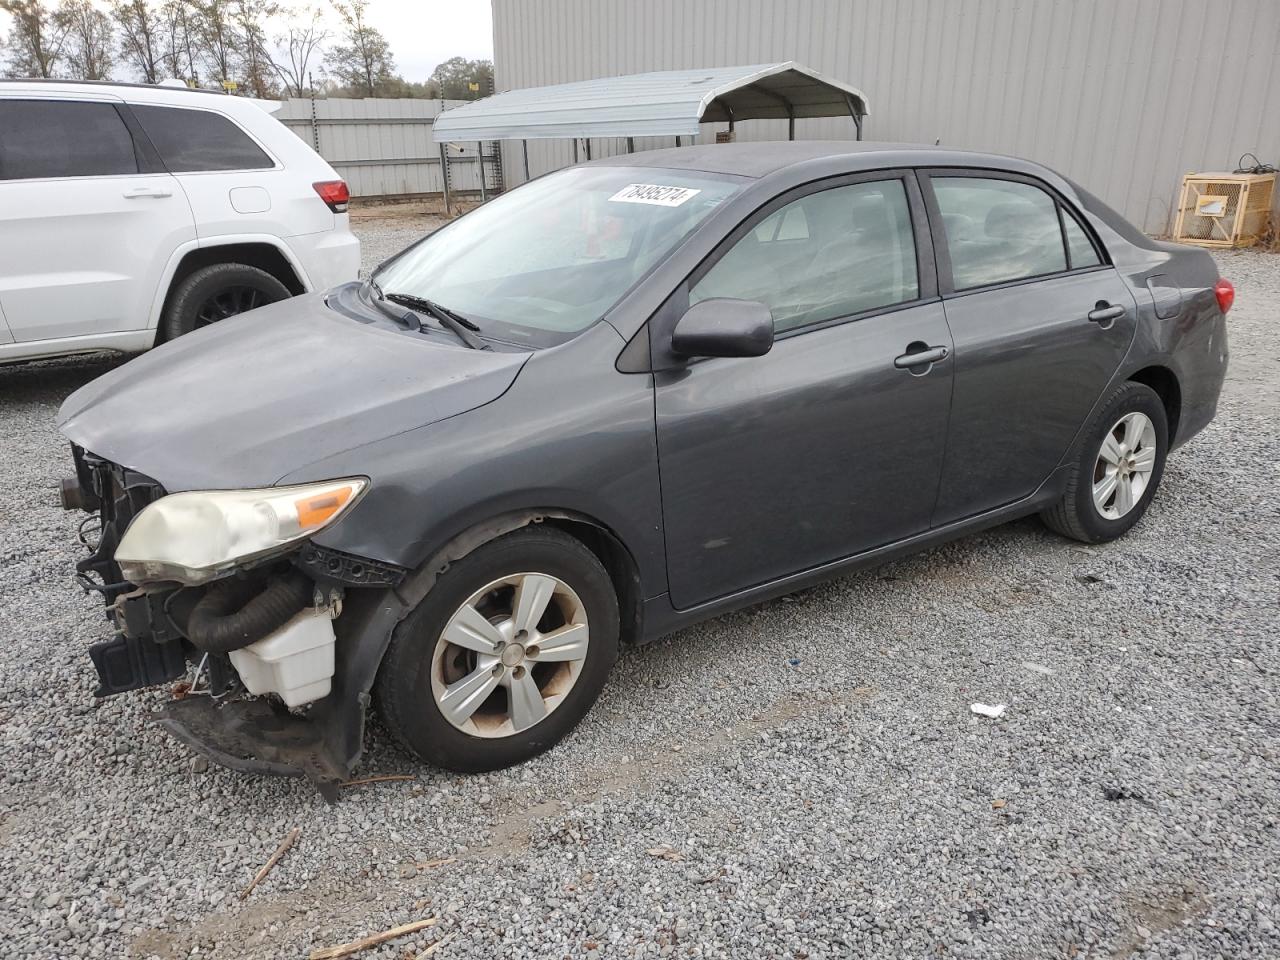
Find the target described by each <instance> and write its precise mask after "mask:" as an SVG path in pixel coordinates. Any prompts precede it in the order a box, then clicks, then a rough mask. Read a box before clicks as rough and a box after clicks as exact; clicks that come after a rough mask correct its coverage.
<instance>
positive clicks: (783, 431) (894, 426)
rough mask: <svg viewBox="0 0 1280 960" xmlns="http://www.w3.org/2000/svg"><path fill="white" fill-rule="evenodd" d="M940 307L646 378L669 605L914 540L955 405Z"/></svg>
mask: <svg viewBox="0 0 1280 960" xmlns="http://www.w3.org/2000/svg"><path fill="white" fill-rule="evenodd" d="M913 342H920V343H924V344H929V345H930V346H935V345H944V346H946V347H947V348H948V349H950V346H951V337H950V335H949V333H948V332H947V322H946V318H945V317H944V316H943V313H942V306H941V304H939V303H936V302H935V303H926V304H923V305H920V306H916V307H910V308H908V309H905V310H896V311H892V312H888V313H883V314H879V315H876V316H869V317H864V318H862V319H860V320H853V321H849V322H845V323H839V324H836V325H833V326H829V327H826V328H824V329H819V330H813V331H808V332H803V333H799V334H798V335H796V336H790V337H787V338H785V339H781V340H779V341H778V342H777V343H775V344H774V346H773V349H772V350H771V351H770V352H769V353H768V354H766V355H765V356H763V357H750V358H742V359H709V360H704V361H699V362H695V363H691V364H689V365H688V366H687V367H685V368H683V369H677V370H670V371H665V372H660V373H658V374H656V375H655V376H656V382H657V397H656V408H657V431H658V448H659V457H660V463H661V472H662V494H663V507H664V521H665V528H666V544H667V562H668V565H669V569H668V575H669V577H670V586H671V597H672V601H673V602H674V603H675V605H676V606H677V607H688V606H693V605H695V604H698V603H701V602H704V601H706V600H709V599H712V598H714V597H718V596H722V595H725V594H729V593H733V592H735V591H737V590H741V589H743V588H744V587H748V586H751V585H753V584H758V583H764V582H767V581H770V580H774V579H776V578H778V577H782V576H786V575H787V574H790V573H793V572H795V571H797V570H803V569H806V568H809V567H814V566H818V565H820V564H823V563H826V562H829V561H831V560H834V559H836V558H838V557H844V556H848V555H850V554H853V553H857V552H859V551H862V550H865V549H868V548H870V547H876V546H879V545H881V544H884V543H889V542H892V541H894V540H899V539H902V538H904V537H909V536H912V535H914V534H917V533H919V532H921V531H922V530H925V529H926V528H927V527H928V525H929V516H930V514H931V512H932V510H933V505H934V500H935V498H936V496H937V492H938V475H939V473H940V471H941V468H942V453H943V449H944V444H945V439H946V430H947V410H948V407H949V405H950V401H951V363H950V362H949V361H947V360H943V361H941V362H939V363H935V364H933V366H932V368H931V369H930V370H929V372H928V373H925V374H922V375H919V376H917V375H915V374H913V373H911V372H909V371H907V370H902V369H898V368H896V367H895V366H894V358H895V357H896V356H898V355H899V354H902V353H904V352H905V351H906V349H907V346H908V345H909V344H911V343H913Z"/></svg>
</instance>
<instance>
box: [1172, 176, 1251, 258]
mask: <svg viewBox="0 0 1280 960" xmlns="http://www.w3.org/2000/svg"><path fill="white" fill-rule="evenodd" d="M1275 185H1276V175H1275V174H1274V173H1189V174H1187V175H1186V176H1185V177H1183V178H1182V195H1181V197H1180V198H1179V200H1178V219H1177V222H1176V223H1175V224H1174V228H1173V239H1175V240H1180V241H1182V242H1183V243H1194V244H1198V245H1200V246H1202V247H1247V246H1250V245H1252V244H1254V243H1257V241H1258V238H1259V237H1261V236H1262V234H1263V233H1265V232H1266V229H1267V221H1268V219H1269V218H1270V216H1271V203H1272V199H1273V197H1274V196H1275Z"/></svg>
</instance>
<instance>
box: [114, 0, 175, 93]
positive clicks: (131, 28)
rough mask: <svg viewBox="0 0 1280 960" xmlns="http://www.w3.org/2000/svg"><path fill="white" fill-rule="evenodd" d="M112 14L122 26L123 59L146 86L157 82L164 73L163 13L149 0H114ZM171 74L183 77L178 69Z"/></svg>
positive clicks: (121, 45)
mask: <svg viewBox="0 0 1280 960" xmlns="http://www.w3.org/2000/svg"><path fill="white" fill-rule="evenodd" d="M111 13H112V14H113V15H114V16H115V18H116V23H118V24H119V25H120V57H121V59H122V60H123V61H124V62H125V63H126V64H127V65H128V66H130V67H132V68H133V70H135V71H136V73H137V75H138V76H140V77H141V78H142V80H143V82H144V83H157V82H158V81H159V80H160V79H161V77H162V75H163V74H164V72H165V69H164V68H165V65H164V62H163V61H164V52H163V47H162V46H161V40H162V37H163V34H164V24H163V22H162V19H161V16H160V14H159V13H158V12H157V11H156V8H155V7H153V6H152V5H151V3H150V2H149V0H112V3H111ZM170 75H171V76H181V74H180V73H179V72H178V71H176V70H174V71H172V72H171V74H170Z"/></svg>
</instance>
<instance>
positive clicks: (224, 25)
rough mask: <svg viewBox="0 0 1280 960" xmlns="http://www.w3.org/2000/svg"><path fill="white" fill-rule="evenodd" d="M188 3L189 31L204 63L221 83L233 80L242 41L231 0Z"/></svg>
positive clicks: (205, 0)
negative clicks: (190, 28)
mask: <svg viewBox="0 0 1280 960" xmlns="http://www.w3.org/2000/svg"><path fill="white" fill-rule="evenodd" d="M189 7H190V13H189V20H190V24H191V27H192V30H191V32H192V33H193V34H194V35H195V39H196V45H197V51H198V52H199V55H200V56H201V58H202V59H203V60H204V64H205V66H206V67H208V68H209V72H210V73H211V74H212V75H213V78H214V79H216V80H218V81H220V82H221V83H223V84H224V85H225V84H226V83H227V82H228V81H231V82H235V79H236V77H237V76H238V75H239V72H240V70H239V68H240V66H241V61H242V59H243V58H242V55H241V54H242V50H243V45H244V44H243V38H242V37H241V36H240V31H239V30H238V29H237V28H236V22H235V17H234V11H233V9H232V5H231V0H191V2H190V3H189Z"/></svg>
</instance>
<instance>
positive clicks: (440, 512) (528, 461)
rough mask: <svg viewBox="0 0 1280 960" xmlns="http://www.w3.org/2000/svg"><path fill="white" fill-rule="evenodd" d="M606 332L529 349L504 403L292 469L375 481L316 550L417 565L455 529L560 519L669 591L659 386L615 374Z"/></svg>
mask: <svg viewBox="0 0 1280 960" xmlns="http://www.w3.org/2000/svg"><path fill="white" fill-rule="evenodd" d="M622 347H623V342H622V340H621V338H620V337H619V336H618V334H617V333H616V332H615V331H614V330H613V329H612V328H611V327H610V326H609V325H608V324H597V325H596V326H595V327H592V328H591V329H590V330H588V331H586V332H585V333H584V334H582V336H580V337H578V338H577V339H575V340H572V341H570V342H568V343H566V344H563V345H562V346H559V347H555V348H553V349H549V350H542V351H539V352H537V353H535V354H533V355H532V356H531V357H530V358H529V361H528V362H527V363H526V364H525V365H524V367H523V369H522V370H521V372H520V375H519V376H518V377H516V379H515V382H514V383H513V384H512V385H511V386H510V388H509V389H508V390H507V391H506V392H505V393H504V394H503V395H502V396H501V397H499V398H498V399H496V400H494V401H493V402H491V403H488V404H486V405H484V406H482V407H478V408H476V409H474V410H471V411H469V412H468V413H466V414H465V415H464V416H457V417H452V418H450V419H447V420H443V421H440V422H438V423H435V424H432V425H431V426H428V427H423V428H420V429H412V430H408V431H406V432H404V433H400V434H397V435H395V436H391V437H387V438H385V439H382V440H377V441H374V442H372V443H367V444H365V445H363V446H359V447H356V448H354V449H351V450H348V451H346V452H345V453H340V454H337V455H336V456H332V457H328V458H326V459H324V460H321V461H318V462H316V463H312V464H309V465H307V466H305V467H302V468H300V469H297V470H294V471H292V472H291V473H289V474H287V475H286V476H284V477H281V478H280V481H279V482H281V483H300V482H305V481H308V480H318V479H322V478H329V477H339V476H348V475H351V472H352V471H354V472H355V474H362V475H365V476H368V477H369V478H370V480H371V481H372V483H371V485H370V489H369V492H368V494H366V496H365V498H364V499H363V500H362V501H361V502H360V504H359V505H358V506H357V507H356V508H355V509H354V510H352V511H351V513H350V514H349V515H348V516H346V517H344V518H343V519H342V520H340V521H339V522H338V523H337V524H336V525H335V526H333V527H331V528H329V529H327V530H325V531H323V532H322V533H321V534H320V535H319V536H318V537H316V542H317V543H319V544H321V545H322V546H328V547H333V548H336V549H338V550H344V551H346V552H348V553H353V554H356V555H358V556H364V557H370V558H372V559H376V560H385V561H388V562H390V563H396V564H400V565H401V566H405V567H418V566H419V565H420V564H422V563H424V562H425V561H426V560H427V559H428V558H429V557H430V556H431V555H432V554H433V553H435V552H436V551H437V550H439V549H440V548H441V547H442V546H443V545H444V544H446V543H447V542H449V541H450V540H452V539H453V538H454V537H456V536H458V535H459V534H461V533H463V532H464V531H467V530H469V529H471V528H473V527H475V526H477V525H479V524H483V523H487V522H489V521H492V520H493V519H494V518H496V517H500V516H502V515H504V514H508V513H511V512H515V511H539V510H545V511H555V512H563V513H568V514H571V515H577V516H581V517H583V518H584V519H589V520H591V521H594V522H595V523H597V524H599V525H600V526H603V527H605V528H606V529H608V530H610V531H612V532H613V533H614V534H615V536H616V537H617V538H618V540H620V541H621V542H622V543H623V544H624V545H625V546H626V547H627V548H628V550H629V551H630V553H631V556H632V559H633V560H634V561H635V563H636V566H637V569H638V571H639V574H640V577H641V582H642V584H643V588H644V590H645V591H646V595H653V594H657V593H663V592H665V591H666V569H665V563H664V559H663V553H662V528H661V516H662V507H661V503H660V500H659V494H658V459H657V452H656V449H655V439H654V432H653V378H652V377H651V376H648V375H635V374H625V373H619V372H618V371H617V370H616V369H615V368H614V361H615V359H616V358H617V356H618V353H619V352H620V351H621V349H622Z"/></svg>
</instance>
